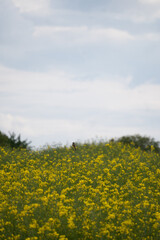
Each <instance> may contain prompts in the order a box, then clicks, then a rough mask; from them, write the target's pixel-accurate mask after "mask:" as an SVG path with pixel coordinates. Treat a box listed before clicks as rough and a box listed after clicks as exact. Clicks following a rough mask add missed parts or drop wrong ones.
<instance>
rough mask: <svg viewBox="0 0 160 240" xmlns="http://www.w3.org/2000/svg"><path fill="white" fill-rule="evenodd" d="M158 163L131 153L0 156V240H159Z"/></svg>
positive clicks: (92, 150)
mask: <svg viewBox="0 0 160 240" xmlns="http://www.w3.org/2000/svg"><path fill="white" fill-rule="evenodd" d="M159 177H160V155H159V154H157V153H155V152H154V149H152V151H151V152H143V151H141V150H140V149H135V148H133V147H132V146H130V145H128V146H127V145H123V144H122V143H114V142H111V143H109V144H105V143H100V144H83V145H78V146H77V150H76V151H74V149H72V148H66V147H59V148H55V149H53V148H50V147H48V149H45V150H42V151H37V152H36V151H33V152H28V151H26V150H20V151H19V150H9V149H8V150H7V149H4V148H0V239H1V240H11V239H17V240H19V239H20V240H23V239H25V240H36V239H37V240H39V239H40V240H51V239H55V240H58V239H60V240H65V239H66V240H67V239H68V240H78V239H86V240H88V239H97V240H98V239H104V240H106V239H117V240H124V239H136V240H142V239H143V240H145V239H153V240H158V239H160V209H159V200H160V192H159V189H160V188H159V187H160V181H159Z"/></svg>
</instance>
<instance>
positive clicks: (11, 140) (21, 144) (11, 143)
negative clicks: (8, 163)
mask: <svg viewBox="0 0 160 240" xmlns="http://www.w3.org/2000/svg"><path fill="white" fill-rule="evenodd" d="M9 135H10V136H9V137H8V136H7V135H6V134H4V133H2V132H1V131H0V146H5V147H11V148H26V149H30V147H29V145H30V143H31V142H28V141H27V140H23V141H22V140H21V135H20V134H19V135H18V137H16V134H15V133H14V132H13V133H9Z"/></svg>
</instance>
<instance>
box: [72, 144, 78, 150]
mask: <svg viewBox="0 0 160 240" xmlns="http://www.w3.org/2000/svg"><path fill="white" fill-rule="evenodd" d="M72 147H73V149H74V150H75V151H76V149H77V148H76V144H75V143H74V142H73V143H72Z"/></svg>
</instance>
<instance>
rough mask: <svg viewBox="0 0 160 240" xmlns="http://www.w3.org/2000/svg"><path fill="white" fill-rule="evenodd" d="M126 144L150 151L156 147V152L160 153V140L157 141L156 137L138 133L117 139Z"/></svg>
mask: <svg viewBox="0 0 160 240" xmlns="http://www.w3.org/2000/svg"><path fill="white" fill-rule="evenodd" d="M117 141H118V142H122V143H124V144H132V145H134V147H136V148H138V147H140V148H141V149H142V150H144V151H149V150H151V149H152V147H154V150H155V152H157V153H160V147H159V144H160V143H159V142H157V141H155V140H154V138H150V137H146V136H140V135H138V134H136V135H129V136H123V137H121V138H119V139H118V140H117Z"/></svg>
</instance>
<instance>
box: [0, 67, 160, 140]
mask: <svg viewBox="0 0 160 240" xmlns="http://www.w3.org/2000/svg"><path fill="white" fill-rule="evenodd" d="M0 75H1V80H0V91H1V95H0V108H1V114H0V125H1V130H2V131H5V132H6V133H7V132H8V131H15V132H16V133H17V134H18V133H21V134H23V135H22V137H23V138H28V139H29V140H33V144H37V145H39V144H45V142H46V141H48V142H50V143H51V142H52V141H56V142H57V141H58V142H63V143H64V144H65V143H66V142H67V140H68V141H72V140H73V139H80V140H83V139H88V138H95V136H96V135H98V136H100V137H105V136H108V137H112V136H119V135H124V134H127V133H128V134H129V133H130V134H134V133H143V134H144V133H148V134H150V133H151V129H150V130H149V129H148V128H147V129H145V126H144V128H143V126H142V127H136V126H135V125H134V124H133V126H131V125H127V124H128V123H127V121H126V120H125V118H126V116H127V115H128V114H129V113H130V114H131V113H132V114H133V112H134V113H135V118H134V119H133V120H132V123H134V122H135V121H139V120H136V119H138V117H137V116H138V114H139V113H140V112H145V111H146V110H148V111H160V94H159V92H160V84H151V83H146V84H142V85H139V86H136V87H134V88H131V87H130V83H131V81H132V77H125V78H124V77H119V76H110V77H106V78H105V79H99V78H97V79H94V80H89V79H88V80H86V81H81V80H80V79H76V80H74V78H75V76H73V75H71V74H68V73H65V72H63V71H62V72H61V71H54V70H52V71H48V72H46V73H40V72H38V73H35V72H25V71H19V70H15V69H9V68H6V67H4V66H0ZM97 112H98V115H97ZM120 112H121V116H122V113H123V115H124V116H123V121H126V124H124V126H121V127H120V125H119V124H118V122H119V121H120V120H122V119H119V118H117V116H118V115H119V113H120ZM99 113H101V114H102V117H101V116H99ZM107 113H112V114H113V120H112V121H111V122H109V123H108V124H107V123H106V122H107V121H108V120H107V119H108V116H107V115H105V114H107ZM103 115H104V116H105V117H103ZM48 116H49V117H48ZM115 116H116V119H115ZM141 121H142V122H143V121H144V119H143V120H142V119H141ZM147 131H148V132H147ZM157 134H158V133H157ZM151 135H152V134H151ZM154 136H156V133H155V135H154ZM38 138H39V140H38ZM53 138H54V139H53ZM43 139H44V140H43ZM46 139H48V140H46Z"/></svg>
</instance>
